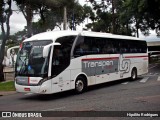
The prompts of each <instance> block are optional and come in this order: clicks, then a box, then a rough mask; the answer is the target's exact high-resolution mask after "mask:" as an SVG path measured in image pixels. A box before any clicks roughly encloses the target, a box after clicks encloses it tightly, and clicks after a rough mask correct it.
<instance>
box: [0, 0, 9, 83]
mask: <svg viewBox="0 0 160 120" xmlns="http://www.w3.org/2000/svg"><path fill="white" fill-rule="evenodd" d="M11 4H12V0H1V1H0V25H1V31H2V44H1V48H0V51H1V54H0V81H3V80H4V74H3V64H2V62H3V59H4V50H5V44H6V41H7V40H8V39H9V35H10V26H9V23H10V16H11V15H12V10H11Z"/></svg>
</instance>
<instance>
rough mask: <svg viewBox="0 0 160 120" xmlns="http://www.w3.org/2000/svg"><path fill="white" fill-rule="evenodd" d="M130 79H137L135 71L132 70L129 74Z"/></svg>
mask: <svg viewBox="0 0 160 120" xmlns="http://www.w3.org/2000/svg"><path fill="white" fill-rule="evenodd" d="M131 79H132V80H136V79H137V69H136V68H133V69H132V72H131Z"/></svg>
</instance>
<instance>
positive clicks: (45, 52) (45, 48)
mask: <svg viewBox="0 0 160 120" xmlns="http://www.w3.org/2000/svg"><path fill="white" fill-rule="evenodd" d="M54 45H61V44H60V43H52V44H49V45H46V46H44V48H43V58H46V57H48V54H49V51H50V49H51V47H52V46H54Z"/></svg>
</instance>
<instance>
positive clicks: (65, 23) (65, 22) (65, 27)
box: [63, 6, 67, 30]
mask: <svg viewBox="0 0 160 120" xmlns="http://www.w3.org/2000/svg"><path fill="white" fill-rule="evenodd" d="M63 15H64V16H63V30H67V7H66V6H64V13H63Z"/></svg>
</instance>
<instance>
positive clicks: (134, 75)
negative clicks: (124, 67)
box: [132, 71, 136, 79]
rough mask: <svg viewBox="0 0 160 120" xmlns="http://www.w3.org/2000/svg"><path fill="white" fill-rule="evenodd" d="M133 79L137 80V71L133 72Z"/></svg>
mask: <svg viewBox="0 0 160 120" xmlns="http://www.w3.org/2000/svg"><path fill="white" fill-rule="evenodd" d="M132 78H133V79H135V78H136V72H135V71H133V72H132Z"/></svg>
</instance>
